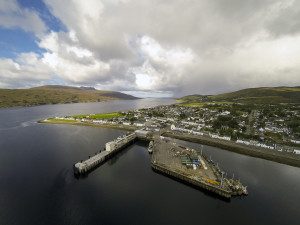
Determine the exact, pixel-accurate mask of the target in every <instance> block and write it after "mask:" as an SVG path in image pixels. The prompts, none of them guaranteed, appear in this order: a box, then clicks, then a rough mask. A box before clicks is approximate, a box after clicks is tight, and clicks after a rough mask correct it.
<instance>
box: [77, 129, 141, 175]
mask: <svg viewBox="0 0 300 225" xmlns="http://www.w3.org/2000/svg"><path fill="white" fill-rule="evenodd" d="M136 138H137V135H136V133H130V134H128V135H124V136H122V137H118V138H117V139H116V140H113V141H110V142H108V143H106V145H105V151H102V152H100V153H98V154H96V155H94V156H92V157H90V158H89V159H87V160H85V161H81V162H78V163H76V164H74V173H75V174H76V175H80V174H85V173H88V172H89V171H91V170H92V169H94V168H95V167H97V166H98V165H100V164H101V163H103V162H105V161H106V160H107V159H109V158H110V157H111V156H113V155H114V154H116V153H117V152H119V151H120V150H122V149H123V148H125V147H126V146H128V145H130V144H132V143H133V142H134V141H135V140H136Z"/></svg>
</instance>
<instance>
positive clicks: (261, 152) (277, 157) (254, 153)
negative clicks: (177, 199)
mask: <svg viewBox="0 0 300 225" xmlns="http://www.w3.org/2000/svg"><path fill="white" fill-rule="evenodd" d="M38 123H42V124H68V125H76V126H89V127H96V128H97V127H99V128H109V129H117V130H125V131H134V130H137V129H139V127H135V126H127V125H119V124H116V125H113V124H92V123H82V122H71V121H70V122H65V121H61V122H60V121H50V120H40V121H38ZM162 135H163V136H165V137H170V138H175V139H179V140H183V141H189V142H194V143H199V144H204V145H208V146H212V147H218V148H221V149H223V150H226V151H231V152H235V153H238V154H242V155H247V156H251V157H255V158H261V159H265V160H270V161H273V162H277V163H281V164H286V165H289V166H294V167H300V156H298V155H291V154H290V153H285V152H279V151H274V150H268V149H262V148H258V147H254V146H251V147H250V146H247V145H241V144H237V143H235V142H232V141H225V140H218V139H214V138H210V137H206V136H196V135H190V134H182V133H180V134H179V133H174V132H172V133H171V132H169V131H167V132H163V133H162Z"/></svg>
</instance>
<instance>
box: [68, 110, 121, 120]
mask: <svg viewBox="0 0 300 225" xmlns="http://www.w3.org/2000/svg"><path fill="white" fill-rule="evenodd" d="M121 116H123V114H122V113H119V112H112V113H99V114H90V115H75V116H73V117H74V118H76V119H83V118H89V119H95V120H96V119H98V120H100V119H112V118H117V117H121Z"/></svg>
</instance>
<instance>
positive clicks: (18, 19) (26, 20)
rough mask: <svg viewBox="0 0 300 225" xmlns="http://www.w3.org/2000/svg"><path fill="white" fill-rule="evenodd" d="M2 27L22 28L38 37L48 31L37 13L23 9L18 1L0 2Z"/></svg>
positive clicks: (6, 0) (4, 0)
mask: <svg viewBox="0 0 300 225" xmlns="http://www.w3.org/2000/svg"><path fill="white" fill-rule="evenodd" d="M0 27H5V28H21V29H23V30H25V31H28V32H33V33H35V34H36V35H37V36H41V35H42V34H44V33H45V32H46V30H47V28H46V26H45V24H44V22H43V21H42V20H41V19H40V17H39V15H38V14H37V13H36V12H35V11H33V10H29V9H23V8H21V7H20V6H19V5H18V3H17V1H16V0H0Z"/></svg>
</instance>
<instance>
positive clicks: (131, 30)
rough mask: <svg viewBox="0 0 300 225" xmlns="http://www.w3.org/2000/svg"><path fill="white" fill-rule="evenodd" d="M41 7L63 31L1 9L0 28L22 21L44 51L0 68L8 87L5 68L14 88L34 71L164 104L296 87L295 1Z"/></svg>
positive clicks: (125, 0) (124, 0) (116, 1)
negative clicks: (164, 99) (162, 99)
mask: <svg viewBox="0 0 300 225" xmlns="http://www.w3.org/2000/svg"><path fill="white" fill-rule="evenodd" d="M45 2H46V4H47V6H48V7H49V9H50V11H51V12H52V13H53V15H54V16H56V17H57V18H59V19H60V20H61V22H62V23H63V24H64V25H65V26H66V28H67V29H68V31H66V32H53V31H52V32H49V33H47V34H45V33H44V30H45V27H44V25H41V24H40V25H37V24H39V22H38V21H39V20H40V19H39V17H38V15H37V14H36V13H34V12H33V11H29V10H25V9H20V8H19V6H18V5H17V4H16V3H15V2H14V1H13V2H12V3H11V2H10V1H1V0H0V8H2V9H5V10H6V11H7V12H8V13H4V14H3V15H2V13H1V16H3V18H5V20H3V21H4V22H1V20H0V24H1V23H2V24H5V25H2V26H9V27H13V26H16V24H18V23H19V22H20V24H21V25H18V26H20V27H21V28H23V29H25V30H26V29H27V30H30V31H34V32H35V33H36V34H37V35H38V37H39V41H38V45H39V46H40V48H43V49H45V50H46V52H45V53H43V54H42V55H41V56H36V57H32V58H31V57H29V56H27V57H25V58H24V61H23V62H22V63H21V59H22V56H19V57H18V59H16V60H8V59H2V63H3V68H0V71H1V70H2V72H1V74H2V75H0V76H2V77H4V76H6V82H12V80H13V79H10V80H8V78H7V76H8V75H4V72H3V70H4V69H5V70H6V74H11V76H14V77H15V78H14V79H15V80H17V77H19V76H20V74H24V72H23V71H25V72H26V74H27V72H29V71H32V76H33V77H38V75H37V71H39V68H35V67H38V66H39V67H41V69H42V72H43V74H44V76H43V77H42V78H40V79H41V80H43V79H48V78H49V76H50V77H51V76H52V74H55V75H56V76H57V77H59V78H60V79H61V80H63V81H64V82H66V83H69V84H78V85H79V84H87V85H94V86H96V87H98V88H102V89H114V90H126V91H131V92H132V91H134V92H137V91H143V93H149V92H151V91H152V92H153V93H160V94H161V93H162V92H164V93H167V95H168V96H169V95H170V93H171V92H173V93H174V94H175V95H181V94H188V93H217V92H221V91H228V90H236V89H239V88H244V87H250V86H263V85H268V86H271V85H299V83H300V80H299V76H297V75H298V74H299V72H300V66H299V55H300V49H299V46H300V33H299V32H300V26H298V23H297V22H295V21H298V20H299V19H300V4H299V3H297V1H293V0H288V1H280V0H244V1H237V0H229V1H226V2H225V1H218V0H215V1H211V0H201V1H184V0H166V1H159V0H152V1H150V0H101V1H99V0H86V1H76V0H72V1H69V0H45ZM66 6H67V7H66ZM1 12H2V11H1ZM289 13H290V14H289ZM27 14H30V15H31V16H29V15H27ZM289 15H291V16H289ZM1 16H0V17H1ZM20 18H25V19H24V22H23V23H21V21H20ZM30 18H31V19H30ZM34 18H35V19H34ZM297 19H298V20H297ZM16 21H19V22H16ZM29 24H35V25H29ZM280 24H284V27H282V26H281V25H280ZM277 25H278V26H277ZM30 26H31V27H30ZM18 68H19V69H18ZM18 74H19V75H18ZM29 77H30V76H28V79H29ZM50 79H51V78H50ZM1 82H2V83H3V81H2V80H1Z"/></svg>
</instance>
